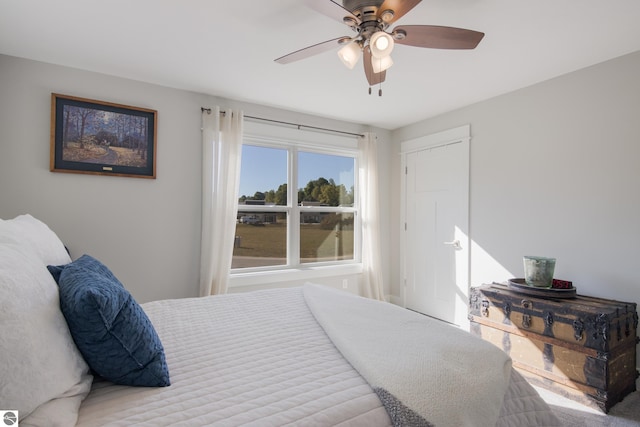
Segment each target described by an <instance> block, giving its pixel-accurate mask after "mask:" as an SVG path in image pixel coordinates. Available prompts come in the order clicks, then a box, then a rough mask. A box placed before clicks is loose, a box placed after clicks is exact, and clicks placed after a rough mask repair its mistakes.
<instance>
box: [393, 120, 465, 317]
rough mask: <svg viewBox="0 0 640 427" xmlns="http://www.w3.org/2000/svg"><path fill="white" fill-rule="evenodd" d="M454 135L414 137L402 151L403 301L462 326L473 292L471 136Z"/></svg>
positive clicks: (415, 308) (448, 133) (407, 304)
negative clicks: (470, 248)
mask: <svg viewBox="0 0 640 427" xmlns="http://www.w3.org/2000/svg"><path fill="white" fill-rule="evenodd" d="M464 128H465V129H466V130H467V135H468V126H466V127H464ZM451 136H452V135H451V133H450V132H445V133H443V134H438V135H431V136H430V137H426V138H424V139H423V140H422V141H419V140H414V141H412V144H409V145H408V146H409V147H412V150H411V151H410V152H406V153H404V154H403V158H404V166H405V168H404V173H405V188H404V191H403V195H404V217H405V224H404V228H405V231H404V239H403V240H404V241H403V258H404V270H405V271H404V280H405V289H404V291H405V292H404V300H405V306H406V307H407V308H409V309H412V310H415V311H418V312H421V313H424V314H427V315H429V316H433V317H436V318H438V319H442V320H444V321H447V322H450V323H454V324H457V325H461V326H462V325H466V320H467V310H468V309H467V307H468V294H469V293H468V290H469V237H468V228H469V138H468V136H467V137H466V138H460V139H454V140H451V139H450V138H451ZM445 139H447V140H445ZM440 140H445V141H440ZM439 141H440V142H439ZM423 146H428V148H423Z"/></svg>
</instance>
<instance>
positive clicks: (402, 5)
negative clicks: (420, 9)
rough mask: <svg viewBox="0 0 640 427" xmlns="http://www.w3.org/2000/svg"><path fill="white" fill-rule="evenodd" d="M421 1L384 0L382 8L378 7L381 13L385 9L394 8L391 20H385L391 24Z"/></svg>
mask: <svg viewBox="0 0 640 427" xmlns="http://www.w3.org/2000/svg"><path fill="white" fill-rule="evenodd" d="M421 1H422V0H384V2H383V3H382V5H381V6H380V8H378V13H379V14H381V13H382V12H384V11H385V10H392V11H393V18H392V19H391V20H390V21H385V22H387V24H391V23H393V22H395V21H397V20H398V19H400V18H402V17H403V16H404V15H405V14H406V13H407V12H409V11H410V10H411V9H413V8H414V7H416V6H417V5H418V3H420V2H421ZM378 17H380V16H378Z"/></svg>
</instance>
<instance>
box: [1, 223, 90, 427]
mask: <svg viewBox="0 0 640 427" xmlns="http://www.w3.org/2000/svg"><path fill="white" fill-rule="evenodd" d="M12 221H14V220H10V221H0V355H1V356H0V358H1V360H2V362H1V363H0V379H2V381H1V382H0V402H2V409H6V410H11V409H13V410H18V411H19V415H20V423H21V424H23V423H24V425H29V424H30V419H29V417H28V416H29V415H30V414H32V413H33V417H32V419H33V420H34V421H35V420H36V419H43V418H44V419H46V418H45V417H49V416H51V417H52V418H49V420H50V421H51V422H54V420H56V417H59V418H57V419H59V420H65V421H62V422H63V423H65V424H70V425H73V424H74V423H75V420H76V418H77V411H78V408H79V406H80V402H81V401H82V399H84V397H85V396H86V395H87V393H88V392H89V389H90V387H91V381H92V377H91V376H90V375H89V368H88V366H87V364H86V363H85V361H84V359H83V358H82V356H81V355H80V352H79V351H78V349H77V347H76V345H75V343H74V342H73V339H72V338H71V334H70V333H69V328H68V326H67V323H66V321H65V319H64V316H63V315H62V312H61V311H60V301H59V296H58V287H57V285H56V283H55V280H54V279H53V277H52V276H51V274H49V272H48V270H47V268H46V264H47V262H48V261H52V262H54V263H56V264H57V263H59V262H60V261H62V260H63V258H64V257H63V256H61V253H60V251H59V249H60V248H59V247H58V248H57V249H56V250H54V249H55V247H56V246H57V244H54V243H55V240H54V239H52V236H51V234H53V236H55V233H53V232H52V231H51V230H49V229H48V227H46V226H45V227H46V229H43V228H42V227H41V226H40V225H39V224H37V222H34V221H37V220H35V219H33V217H30V218H24V219H21V220H19V221H17V222H18V223H19V224H17V225H16V224H15V223H12ZM38 222H39V221H38ZM8 224H9V225H8ZM25 224H27V225H25ZM34 224H35V225H34ZM40 224H42V223H40ZM42 225H44V224H42ZM16 229H18V230H20V231H19V232H23V233H24V234H20V235H19V236H17V238H16V235H15V233H16ZM46 230H49V232H50V233H51V234H49V233H47V232H46ZM43 235H44V237H45V239H44V240H45V241H44V242H42V244H40V242H39V241H38V238H40V237H42V236H43ZM21 236H22V238H20V237H21ZM36 237H37V238H36ZM56 239H57V237H56ZM47 241H48V242H47ZM57 241H58V242H60V241H59V239H57ZM60 245H62V244H61V243H60ZM52 250H53V252H54V253H55V256H51V251H52ZM62 250H64V245H62ZM64 252H65V254H66V250H65V251H64ZM66 256H67V257H68V255H66ZM41 257H43V258H41ZM44 259H46V260H47V262H45V261H44ZM45 413H46V414H45ZM55 424H56V425H57V424H58V422H57V421H56V422H55Z"/></svg>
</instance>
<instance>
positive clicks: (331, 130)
mask: <svg viewBox="0 0 640 427" xmlns="http://www.w3.org/2000/svg"><path fill="white" fill-rule="evenodd" d="M200 110H201V111H202V112H203V113H204V112H206V113H207V114H211V112H212V111H211V108H206V107H200ZM220 114H225V112H224V111H220ZM244 117H245V118H247V119H252V120H261V121H263V122H271V123H278V124H281V125H288V126H295V127H297V128H298V130H300V129H302V128H307V129H313V130H320V131H324V132H333V133H340V134H343V135H350V136H360V137H363V136H364V135H362V134H361V133H353V132H345V131H343V130H336V129H328V128H321V127H317V126H309V125H301V124H299V123H291V122H283V121H280V120H273V119H265V118H264V117H255V116H247V115H245V116H244Z"/></svg>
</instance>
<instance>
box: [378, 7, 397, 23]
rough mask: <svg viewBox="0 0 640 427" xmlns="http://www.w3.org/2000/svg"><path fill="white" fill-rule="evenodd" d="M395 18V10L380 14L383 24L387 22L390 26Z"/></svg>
mask: <svg viewBox="0 0 640 427" xmlns="http://www.w3.org/2000/svg"><path fill="white" fill-rule="evenodd" d="M394 16H395V13H393V10H390V9H387V10H385V11H384V12H382V13H381V14H380V19H381V20H382V22H385V23H387V24H388V23H390V22H391V21H393V17H394Z"/></svg>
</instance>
